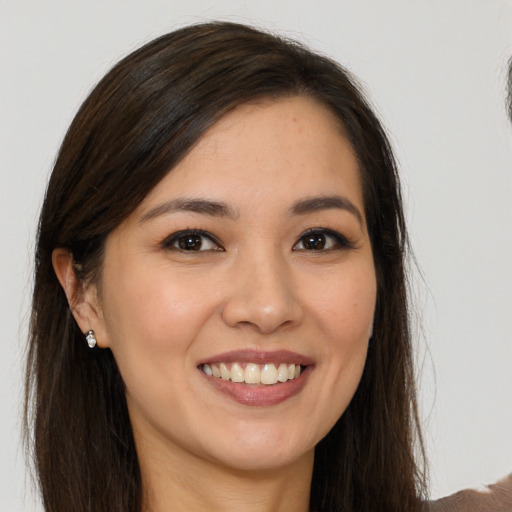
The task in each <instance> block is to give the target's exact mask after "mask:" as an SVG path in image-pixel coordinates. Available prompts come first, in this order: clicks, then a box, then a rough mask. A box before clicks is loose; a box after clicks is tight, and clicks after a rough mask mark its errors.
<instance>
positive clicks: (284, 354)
mask: <svg viewBox="0 0 512 512" xmlns="http://www.w3.org/2000/svg"><path fill="white" fill-rule="evenodd" d="M235 362H236V363H260V364H264V363H278V364H280V363H294V364H300V365H303V366H309V365H312V364H314V360H313V359H312V358H310V357H307V356H305V355H303V354H299V353H297V352H291V351H290V350H272V351H262V350H251V349H245V350H232V351H229V352H223V353H221V354H215V355H214V356H211V357H209V358H208V359H205V360H203V361H201V362H200V363H199V365H201V364H207V363H235Z"/></svg>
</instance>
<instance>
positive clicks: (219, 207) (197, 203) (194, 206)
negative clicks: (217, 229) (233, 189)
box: [139, 197, 239, 224]
mask: <svg viewBox="0 0 512 512" xmlns="http://www.w3.org/2000/svg"><path fill="white" fill-rule="evenodd" d="M175 212H194V213H200V214H202V215H208V216H210V217H229V218H231V219H236V218H237V217H238V216H239V213H238V212H237V211H235V210H233V209H232V208H230V207H229V206H228V205H227V204H226V203H223V202H219V201H210V200H207V199H194V198H187V197H179V198H177V199H172V200H171V201H166V202H165V203H162V204H159V205H158V206H155V207H154V208H151V210H149V211H147V212H146V213H145V214H144V215H142V217H141V218H140V219H139V224H142V223H144V222H147V221H148V220H151V219H154V218H155V217H159V216H161V215H166V214H169V213H175Z"/></svg>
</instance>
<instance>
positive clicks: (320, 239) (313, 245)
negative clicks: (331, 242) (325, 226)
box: [302, 233, 325, 251]
mask: <svg viewBox="0 0 512 512" xmlns="http://www.w3.org/2000/svg"><path fill="white" fill-rule="evenodd" d="M302 245H303V246H304V249H306V250H307V251H318V250H321V249H324V248H325V235H324V234H320V233H311V234H310V235H306V236H305V237H303V239H302Z"/></svg>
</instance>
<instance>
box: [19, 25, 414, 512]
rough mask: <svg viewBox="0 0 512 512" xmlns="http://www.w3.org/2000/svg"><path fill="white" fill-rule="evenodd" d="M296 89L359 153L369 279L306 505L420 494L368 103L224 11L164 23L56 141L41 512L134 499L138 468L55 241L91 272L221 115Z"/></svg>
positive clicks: (47, 207)
mask: <svg viewBox="0 0 512 512" xmlns="http://www.w3.org/2000/svg"><path fill="white" fill-rule="evenodd" d="M293 95H307V96H310V97H313V98H315V99H317V100H318V101H320V102H321V103H323V104H324V105H326V106H327V107H328V108H329V109H330V110H331V111H332V112H333V113H334V114H335V115H336V116H337V118H338V119H339V120H340V122H341V123H342V124H343V126H344V127H345V130H346V133H347V136H348V138H349V140H350V142H351V144H352V145H353V148H354V150H355V153H356V155H357V157H358V160H359V164H360V172H361V177H362V182H363V195H364V205H365V213H366V218H367V224H368V226H367V227H368V232H369V235H370V240H371V243H372V249H373V256H374V261H375V268H376V273H377V280H378V291H377V306H376V312H375V321H374V322H375V324H374V333H373V337H372V339H371V341H370V347H369V351H368V356H367V362H366V366H365V369H364V373H363V376H362V380H361V383H360V385H359V388H358V390H357V392H356V394H355V396H354V398H353V400H352V401H351V403H350V405H349V407H348V409H347V410H346V412H345V413H344V414H343V415H342V417H341V418H340V419H339V421H338V422H337V424H336V425H335V427H334V428H333V429H332V430H331V432H330V433H329V434H328V435H327V436H326V437H325V438H324V439H323V440H322V441H321V442H320V443H319V444H318V446H317V447H316V451H315V462H314V473H313V482H312V488H311V508H312V510H315V511H344V512H356V511H357V512H363V511H370V510H379V511H380V512H386V511H393V512H397V511H407V512H411V511H414V510H416V509H418V508H419V507H420V498H421V494H422V492H423V490H424V487H423V483H424V482H423V473H422V470H421V468H422V465H421V464H420V465H418V464H417V462H416V459H415V456H414V445H415V440H418V439H419V440H420V443H419V447H420V455H422V453H423V452H422V448H421V437H418V434H419V425H418V415H417V409H416V400H415V390H414V375H413V362H412V356H411V343H410V333H409V327H408V325H409V324H408V309H407V308H408V306H407V291H406V276H405V272H404V258H405V254H406V249H407V237H406V229H405V223H404V217H403V212H402V201H401V196H400V187H399V182H398V177H397V172H396V165H395V160H394V158H393V154H392V151H391V148H390V145H389V142H388V139H387V137H386V135H385V133H384V130H383V128H382V126H381V124H380V122H379V121H378V119H377V118H376V116H375V115H374V113H373V111H372V109H371V107H370V106H369V104H368V103H367V101H366V100H365V99H364V97H363V95H362V93H361V91H360V88H359V87H358V86H357V85H356V82H355V80H354V78H353V77H351V75H350V74H349V73H348V72H347V71H346V70H345V69H343V68H342V67H341V66H340V65H338V64H337V63H335V62H333V61H331V60H330V59H328V58H326V57H323V56H320V55H317V54H315V53H313V52H311V51H310V50H308V49H306V48H304V47H303V46H301V45H300V44H298V43H296V42H292V41H289V40H285V39H283V38H280V37H276V36H274V35H270V34H268V33H265V32H261V31H259V30H256V29H254V28H250V27H247V26H243V25H238V24H233V23H206V24H201V25H195V26H190V27H187V28H183V29H180V30H177V31H175V32H172V33H170V34H167V35H164V36H162V37H160V38H158V39H156V40H154V41H153V42H151V43H149V44H147V45H145V46H143V47H142V48H140V49H139V50H137V51H135V52H134V53H132V54H131V55H129V56H128V57H126V58H124V59H123V60H122V61H121V62H119V63H118V64H117V65H116V66H115V67H114V68H113V69H112V70H111V71H110V72H109V73H108V74H107V75H106V76H105V77H104V78H103V79H102V80H101V81H100V83H99V84H98V85H97V86H96V87H95V89H94V90H93V91H92V93H91V94H90V96H89V97H88V98H87V99H86V100H85V102H84V103H83V105H82V106H81V108H80V110H79V112H78V113H77V115H76V117H75V119H74V120H73V122H72V124H71V126H70V128H69V131H68V132H67V134H66V136H65V139H64V141H63V143H62V146H61V149H60V152H59V155H58V158H57V160H56V163H55V167H54V169H53V173H52V176H51V178H50V182H49V185H48V189H47V191H46V197H45V200H44V204H43V208H42V212H41V217H40V221H39V231H38V239H37V248H36V254H35V284H34V293H33V306H32V316H31V329H30V340H29V342H30V345H29V356H28V364H27V381H26V382H27V387H26V418H27V432H28V434H27V435H28V436H29V440H30V442H31V445H30V446H31V447H32V448H33V450H32V454H33V458H34V463H35V468H36V472H37V475H38V480H39V486H40V490H41V494H42V498H43V502H44V505H45V509H46V511H47V512H62V511H64V510H66V511H73V512H103V511H104V512H115V511H119V512H138V511H139V510H140V506H141V496H142V490H141V478H140V470H139V465H138V461H137V454H136V451H135V445H134V441H133V435H132V431H131V427H130V420H129V416H128V411H127V406H126V401H125V397H124V389H123V381H122V378H121V375H120V374H119V371H118V368H117V365H116V362H115V360H114V358H113V356H112V353H111V352H110V350H108V349H106V350H100V349H94V350H92V351H91V350H89V349H88V348H87V346H86V344H85V342H84V336H83V333H82V332H81V331H80V330H79V328H78V326H77V324H76V322H75V321H74V319H73V317H72V314H71V312H70V308H69V306H68V302H67V300H66V296H65V294H64V292H63V290H62V288H61V286H60V285H59V282H58V280H57V278H56V276H55V273H54V271H53V268H52V251H53V250H54V249H55V248H56V247H65V248H68V249H69V250H70V251H71V252H72V254H73V259H74V265H75V271H76V273H77V276H78V277H79V279H80V280H82V281H83V282H86V281H94V280H96V279H98V278H99V275H100V272H101V263H102V251H103V248H104V244H105V240H106V238H107V237H108V235H109V233H111V232H112V230H113V229H115V228H116V227H117V226H118V225H119V224H120V222H121V221H122V220H123V219H125V218H126V217H127V216H128V215H129V214H130V213H131V212H132V211H133V210H134V209H135V208H136V207H137V205H138V204H139V203H140V202H141V201H142V200H143V198H144V197H145V196H146V195H147V194H148V192H149V191H150V190H151V189H152V188H153V187H154V186H155V185H156V184H157V183H158V182H159V181H160V180H161V179H162V178H163V177H164V176H165V175H166V174H167V173H168V172H169V170H170V169H171V170H172V168H173V167H174V166H175V165H176V164H177V163H178V162H179V161H180V159H182V158H183V157H184V155H185V154H186V153H187V152H188V151H190V150H191V148H192V147H193V146H194V144H195V143H196V142H197V141H198V139H199V138H200V137H201V135H202V134H203V133H204V132H205V130H207V129H208V127H210V126H211V125H212V124H213V123H215V122H216V121H217V120H218V119H219V118H221V117H222V116H223V115H224V114H226V113H227V112H229V111H230V110H232V109H234V108H235V107H236V106H238V105H241V104H243V103H245V102H248V101H251V100H255V99H259V98H274V97H275V98H278V97H282V96H293Z"/></svg>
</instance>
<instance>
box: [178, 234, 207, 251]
mask: <svg viewBox="0 0 512 512" xmlns="http://www.w3.org/2000/svg"><path fill="white" fill-rule="evenodd" d="M176 241H177V243H178V247H179V248H180V249H181V250H182V251H200V250H201V246H202V245H203V241H202V237H201V236H200V235H183V236H180V237H179V238H178V239H177V240H176Z"/></svg>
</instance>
